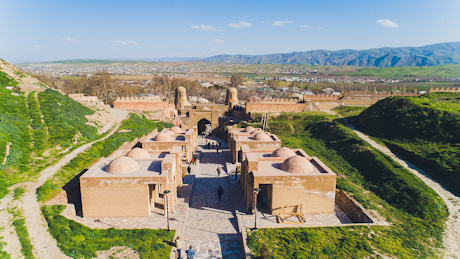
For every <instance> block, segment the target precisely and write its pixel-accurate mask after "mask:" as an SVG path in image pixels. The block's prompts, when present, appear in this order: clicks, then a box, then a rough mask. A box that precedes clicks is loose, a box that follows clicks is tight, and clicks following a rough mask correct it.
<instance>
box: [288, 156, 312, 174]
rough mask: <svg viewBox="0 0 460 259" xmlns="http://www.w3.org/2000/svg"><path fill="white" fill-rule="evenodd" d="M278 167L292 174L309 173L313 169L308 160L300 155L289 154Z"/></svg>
mask: <svg viewBox="0 0 460 259" xmlns="http://www.w3.org/2000/svg"><path fill="white" fill-rule="evenodd" d="M280 169H281V170H284V171H286V172H289V173H293V174H309V173H312V172H314V171H315V167H314V166H313V165H312V164H311V163H310V161H308V160H307V159H306V158H305V157H302V156H291V157H290V158H288V159H286V160H284V162H283V163H282V164H281V166H280Z"/></svg>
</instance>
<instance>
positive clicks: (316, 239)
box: [248, 113, 448, 258]
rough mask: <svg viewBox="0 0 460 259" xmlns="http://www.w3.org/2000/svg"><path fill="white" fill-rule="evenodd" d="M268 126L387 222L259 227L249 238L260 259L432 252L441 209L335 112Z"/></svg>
mask: <svg viewBox="0 0 460 259" xmlns="http://www.w3.org/2000/svg"><path fill="white" fill-rule="evenodd" d="M269 127H270V131H271V132H273V133H275V134H277V135H278V136H279V137H280V139H281V140H282V141H283V144H284V145H286V146H288V147H291V148H302V149H304V150H305V151H306V152H307V153H308V154H309V155H312V156H317V157H318V158H320V159H321V160H322V161H323V162H324V163H325V164H326V165H327V166H329V167H330V168H331V169H332V170H333V171H334V172H336V173H337V174H338V175H339V177H338V178H337V187H338V188H340V189H343V190H345V191H347V192H348V193H350V194H351V195H352V196H353V197H354V198H355V199H356V200H358V201H359V202H360V203H361V204H362V205H363V206H364V207H365V208H367V209H373V210H377V211H378V212H379V214H380V215H382V216H383V217H385V218H386V219H387V220H388V221H389V222H391V223H392V224H393V226H390V227H377V226H370V227H367V226H360V227H356V226H355V227H335V228H294V229H291V228H288V229H262V230H259V231H258V232H253V233H251V234H249V236H248V244H249V246H250V248H251V249H252V251H253V253H254V254H255V255H256V256H260V257H264V256H267V257H266V258H363V257H369V256H371V257H378V256H381V255H386V256H390V257H397V258H411V257H436V256H439V252H438V249H437V248H439V247H441V244H442V243H441V241H442V233H443V229H444V225H443V224H444V220H445V218H446V217H447V215H448V212H447V208H446V207H445V204H444V203H443V202H442V200H441V199H440V197H439V196H438V195H437V194H436V193H435V192H434V191H433V190H431V189H430V188H428V187H427V186H426V185H425V184H424V183H423V182H422V181H421V180H419V179H418V178H416V177H415V176H414V175H412V174H411V173H410V172H408V171H407V170H405V169H404V168H402V167H400V166H399V165H398V164H396V163H395V162H394V161H393V160H391V159H390V158H388V157H386V156H385V155H383V154H382V153H380V152H378V151H377V150H375V149H374V148H372V147H371V146H370V145H369V144H367V143H366V142H364V141H362V140H361V139H360V138H359V137H357V136H356V135H355V134H354V133H353V132H352V131H351V130H350V129H348V128H347V127H345V126H344V125H342V124H341V123H339V120H336V117H334V116H325V115H314V114H311V113H310V114H295V115H292V114H282V115H280V116H278V117H277V118H272V119H271V120H270V125H269Z"/></svg>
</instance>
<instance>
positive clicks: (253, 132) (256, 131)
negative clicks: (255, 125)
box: [249, 129, 263, 134]
mask: <svg viewBox="0 0 460 259" xmlns="http://www.w3.org/2000/svg"><path fill="white" fill-rule="evenodd" d="M259 132H263V131H261V130H260V129H256V130H253V131H251V133H249V134H257V133H259Z"/></svg>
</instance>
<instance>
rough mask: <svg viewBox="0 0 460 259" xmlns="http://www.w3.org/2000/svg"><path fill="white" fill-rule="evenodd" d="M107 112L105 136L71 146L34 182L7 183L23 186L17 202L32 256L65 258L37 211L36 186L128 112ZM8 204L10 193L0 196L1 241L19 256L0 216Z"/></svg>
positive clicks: (13, 235)
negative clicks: (69, 149) (18, 202)
mask: <svg viewBox="0 0 460 259" xmlns="http://www.w3.org/2000/svg"><path fill="white" fill-rule="evenodd" d="M110 112H111V115H112V119H111V120H110V122H109V123H108V124H107V125H106V126H105V127H104V128H105V129H106V130H108V129H112V131H111V132H110V133H109V134H108V135H107V136H105V137H104V138H102V139H100V140H97V141H93V142H91V143H87V144H85V145H83V146H81V147H79V148H77V149H75V150H74V151H72V152H71V153H70V154H68V155H66V156H64V157H63V158H62V159H61V160H60V161H59V162H58V163H56V164H55V165H53V166H50V167H48V168H46V169H44V170H43V171H42V172H41V173H40V177H39V178H38V180H37V181H36V182H28V183H20V184H16V185H14V186H11V187H10V190H13V189H15V188H17V187H19V186H21V187H23V188H25V190H26V191H25V193H24V194H23V197H22V203H20V204H18V208H20V209H22V210H23V217H24V219H25V225H26V228H27V230H28V232H29V237H30V241H31V243H32V245H33V247H34V255H35V257H36V258H67V256H65V255H64V254H63V253H62V252H61V251H60V250H59V248H58V247H57V243H56V240H55V239H54V238H53V237H52V236H51V235H50V233H49V232H48V231H47V229H48V228H47V224H46V221H45V220H44V218H43V216H42V214H41V211H40V203H39V202H38V201H37V195H36V189H37V188H38V187H40V186H41V185H43V184H44V183H45V182H46V180H47V179H48V178H50V177H51V176H53V175H54V174H55V173H56V172H57V171H59V169H61V167H62V166H64V165H66V164H67V163H69V162H70V160H72V159H73V158H75V157H76V156H77V155H78V154H79V153H81V152H83V151H84V150H86V149H87V148H89V147H90V146H92V145H93V144H94V143H96V142H99V141H101V140H104V139H106V138H108V137H109V136H110V135H112V134H113V133H115V132H116V130H117V129H118V127H119V125H120V123H121V121H122V120H124V119H125V118H126V117H127V115H128V112H127V111H125V110H118V109H111V110H110ZM11 206H14V204H13V202H12V196H11V194H9V195H7V196H6V197H4V198H3V199H2V200H0V216H2V223H6V224H4V225H5V226H3V227H4V230H3V232H2V235H3V236H4V239H3V241H5V242H7V245H6V246H5V251H6V252H7V253H9V254H10V255H11V256H12V258H21V257H22V255H21V252H20V245H19V241H18V238H17V236H16V232H15V231H14V229H12V226H10V225H11V223H10V222H8V221H7V220H3V219H5V218H8V217H11V216H8V215H7V214H9V213H7V212H6V210H5V209H4V208H6V207H11ZM5 213H6V214H5ZM3 216H5V217H3ZM7 225H8V226H7Z"/></svg>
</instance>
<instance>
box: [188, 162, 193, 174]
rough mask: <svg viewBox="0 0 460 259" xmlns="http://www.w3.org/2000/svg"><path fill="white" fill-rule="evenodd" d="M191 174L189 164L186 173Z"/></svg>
mask: <svg viewBox="0 0 460 259" xmlns="http://www.w3.org/2000/svg"><path fill="white" fill-rule="evenodd" d="M191 172H192V167H191V166H190V164H189V165H188V167H187V173H188V174H190V173H191Z"/></svg>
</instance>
